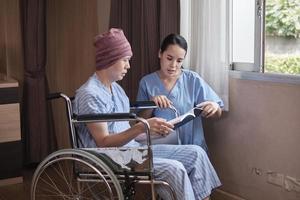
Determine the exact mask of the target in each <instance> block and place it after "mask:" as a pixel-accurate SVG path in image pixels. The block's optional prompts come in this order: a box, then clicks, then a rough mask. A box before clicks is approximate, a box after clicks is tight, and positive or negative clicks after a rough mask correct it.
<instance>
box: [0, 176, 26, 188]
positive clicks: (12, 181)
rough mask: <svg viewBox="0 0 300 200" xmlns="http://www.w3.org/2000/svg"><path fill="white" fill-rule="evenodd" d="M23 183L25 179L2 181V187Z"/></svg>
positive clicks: (17, 178) (0, 180)
mask: <svg viewBox="0 0 300 200" xmlns="http://www.w3.org/2000/svg"><path fill="white" fill-rule="evenodd" d="M22 182H23V177H15V178H7V179H0V186H5V185H12V184H17V183H22Z"/></svg>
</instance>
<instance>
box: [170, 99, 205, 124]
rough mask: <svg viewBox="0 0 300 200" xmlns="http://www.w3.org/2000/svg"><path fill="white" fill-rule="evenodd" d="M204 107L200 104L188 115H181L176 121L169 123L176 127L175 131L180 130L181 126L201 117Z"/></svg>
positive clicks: (172, 120)
mask: <svg viewBox="0 0 300 200" xmlns="http://www.w3.org/2000/svg"><path fill="white" fill-rule="evenodd" d="M202 110H203V109H202V107H201V105H200V104H198V105H197V106H196V107H194V108H192V109H191V110H190V111H188V112H187V113H185V114H183V115H180V116H179V117H176V118H174V119H171V120H169V121H168V122H169V123H171V124H173V125H174V129H177V128H179V127H180V126H182V125H184V124H186V123H187V122H189V121H191V120H193V119H195V118H196V117H198V116H200V114H201V112H202Z"/></svg>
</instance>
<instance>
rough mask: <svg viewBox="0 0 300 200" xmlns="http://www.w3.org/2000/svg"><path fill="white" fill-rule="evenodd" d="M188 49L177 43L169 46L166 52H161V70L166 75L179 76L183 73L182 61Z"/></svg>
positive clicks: (168, 76) (169, 76) (170, 76)
mask: <svg viewBox="0 0 300 200" xmlns="http://www.w3.org/2000/svg"><path fill="white" fill-rule="evenodd" d="M185 55H186V51H185V50H184V49H183V48H181V47H180V46H179V45H177V44H172V45H169V46H168V47H167V49H166V50H165V51H164V52H159V55H158V57H159V59H160V72H161V74H162V75H163V76H164V77H167V78H172V77H177V76H178V75H179V74H180V73H181V66H182V62H183V60H184V58H185Z"/></svg>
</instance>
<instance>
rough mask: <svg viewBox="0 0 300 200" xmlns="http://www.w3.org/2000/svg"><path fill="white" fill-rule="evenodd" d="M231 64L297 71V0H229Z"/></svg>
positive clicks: (299, 70) (299, 68) (299, 55)
mask: <svg viewBox="0 0 300 200" xmlns="http://www.w3.org/2000/svg"><path fill="white" fill-rule="evenodd" d="M230 4H231V5H230V8H231V12H230V13H231V16H230V21H231V61H232V63H233V64H232V68H233V69H235V70H242V71H253V72H267V73H284V74H295V75H300V0H252V1H249V0H248V1H246V0H242V1H241V0H231V2H230Z"/></svg>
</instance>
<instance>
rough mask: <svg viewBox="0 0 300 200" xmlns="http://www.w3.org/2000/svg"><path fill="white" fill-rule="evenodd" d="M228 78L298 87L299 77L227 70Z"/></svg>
mask: <svg viewBox="0 0 300 200" xmlns="http://www.w3.org/2000/svg"><path fill="white" fill-rule="evenodd" d="M229 77H230V78H235V79H244V80H254V81H268V82H274V83H287V84H299V85H300V75H289V74H273V73H260V72H247V71H237V70H229Z"/></svg>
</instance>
